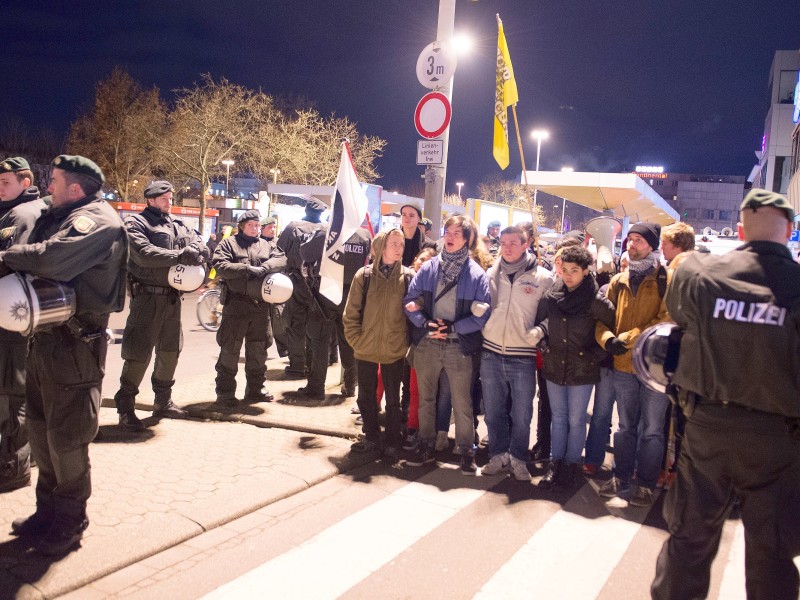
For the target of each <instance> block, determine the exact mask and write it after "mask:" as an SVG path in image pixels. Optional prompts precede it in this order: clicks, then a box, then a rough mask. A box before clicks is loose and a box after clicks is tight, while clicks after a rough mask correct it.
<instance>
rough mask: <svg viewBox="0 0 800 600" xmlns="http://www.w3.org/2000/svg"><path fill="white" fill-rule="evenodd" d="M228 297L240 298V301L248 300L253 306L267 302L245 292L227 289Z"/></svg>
mask: <svg viewBox="0 0 800 600" xmlns="http://www.w3.org/2000/svg"><path fill="white" fill-rule="evenodd" d="M228 298H229V299H231V300H241V301H242V302H249V303H250V304H252V305H253V306H263V305H265V304H267V303H266V302H264V301H263V300H256V299H255V298H253V297H252V296H248V295H247V294H240V293H238V292H232V291H230V290H228Z"/></svg>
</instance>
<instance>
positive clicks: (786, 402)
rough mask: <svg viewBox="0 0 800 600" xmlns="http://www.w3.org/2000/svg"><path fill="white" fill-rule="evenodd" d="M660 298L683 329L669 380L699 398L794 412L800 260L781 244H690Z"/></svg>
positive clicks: (799, 400)
mask: <svg viewBox="0 0 800 600" xmlns="http://www.w3.org/2000/svg"><path fill="white" fill-rule="evenodd" d="M665 302H666V305H667V309H668V310H669V314H670V317H672V319H673V320H674V321H675V322H676V323H677V324H678V325H679V326H680V327H681V328H682V329H683V330H684V334H683V339H682V340H681V349H680V358H679V359H678V367H677V370H676V372H675V375H674V377H673V383H675V384H676V385H677V386H678V387H680V388H681V389H684V390H687V391H690V392H694V393H695V394H698V395H700V396H702V397H703V398H704V399H705V401H707V402H714V403H731V404H737V405H739V406H744V407H748V408H753V409H756V410H760V411H763V412H768V413H776V414H779V415H784V416H786V417H793V418H797V417H800V264H797V263H796V262H794V261H793V260H792V255H791V253H790V252H789V249H788V248H787V247H786V246H784V245H782V244H776V243H774V242H764V241H757V242H756V241H754V242H750V243H747V244H744V245H743V246H741V247H739V248H737V249H736V250H733V251H732V252H728V253H727V254H725V255H723V256H714V255H710V254H702V253H699V252H695V253H693V254H692V255H691V256H689V257H687V258H686V260H684V261H683V262H682V263H681V266H680V267H679V268H677V269H675V272H674V274H673V277H672V282H671V283H670V285H669V287H668V288H667V294H666V296H665Z"/></svg>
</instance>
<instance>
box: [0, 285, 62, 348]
mask: <svg viewBox="0 0 800 600" xmlns="http://www.w3.org/2000/svg"><path fill="white" fill-rule="evenodd" d="M74 314H75V290H73V289H72V288H71V287H69V286H68V285H66V284H64V283H61V282H60V281H53V280H52V279H42V278H39V277H34V276H32V275H28V274H27V273H12V274H11V275H6V276H5V277H3V278H2V279H0V327H2V328H3V329H6V330H8V331H16V332H18V333H21V334H22V335H30V334H32V333H33V332H34V331H36V330H37V329H41V328H43V327H45V326H47V325H58V324H60V323H64V322H65V321H67V320H69V318H70V317H71V316H72V315H74Z"/></svg>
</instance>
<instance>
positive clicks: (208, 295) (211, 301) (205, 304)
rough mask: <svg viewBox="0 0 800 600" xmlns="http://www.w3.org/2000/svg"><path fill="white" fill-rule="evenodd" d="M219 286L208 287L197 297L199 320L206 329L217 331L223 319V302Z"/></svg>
mask: <svg viewBox="0 0 800 600" xmlns="http://www.w3.org/2000/svg"><path fill="white" fill-rule="evenodd" d="M219 300H220V293H219V290H218V289H217V288H211V287H210V288H208V289H207V290H206V291H205V292H203V293H202V294H200V297H199V298H198V299H197V320H198V321H199V323H200V325H201V327H202V328H203V329H205V330H206V331H217V330H218V329H219V325H220V322H221V321H222V304H220V302H219Z"/></svg>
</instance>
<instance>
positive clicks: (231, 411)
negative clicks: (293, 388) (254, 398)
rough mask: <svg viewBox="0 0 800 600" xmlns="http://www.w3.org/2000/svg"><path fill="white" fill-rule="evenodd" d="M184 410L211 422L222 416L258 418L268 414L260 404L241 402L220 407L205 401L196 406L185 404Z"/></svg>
mask: <svg viewBox="0 0 800 600" xmlns="http://www.w3.org/2000/svg"><path fill="white" fill-rule="evenodd" d="M183 408H184V409H185V410H186V411H187V412H188V413H189V414H190V415H191V416H192V417H194V418H197V419H211V420H215V419H216V418H218V417H220V416H222V417H231V416H235V415H245V416H248V417H257V416H259V415H263V414H264V413H266V412H267V411H266V410H265V409H264V408H262V407H261V406H260V403H259V404H245V403H244V402H239V403H238V404H237V405H236V406H220V405H217V404H216V403H214V402H209V401H203V402H196V403H195V404H185V405H184V407H183Z"/></svg>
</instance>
